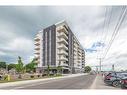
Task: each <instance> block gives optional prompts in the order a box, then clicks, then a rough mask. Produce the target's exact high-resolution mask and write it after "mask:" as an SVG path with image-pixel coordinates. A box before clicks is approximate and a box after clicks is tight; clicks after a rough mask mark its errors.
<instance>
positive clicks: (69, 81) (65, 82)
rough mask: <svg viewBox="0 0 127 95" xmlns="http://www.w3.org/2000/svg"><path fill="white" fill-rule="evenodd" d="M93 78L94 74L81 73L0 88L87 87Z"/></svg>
mask: <svg viewBox="0 0 127 95" xmlns="http://www.w3.org/2000/svg"><path fill="white" fill-rule="evenodd" d="M95 78H96V75H81V76H77V77H72V78H65V79H56V80H48V81H43V82H36V83H33V84H32V83H29V84H24V85H18V86H9V87H3V88H1V89H89V88H90V87H91V85H92V83H93V82H94V80H95Z"/></svg>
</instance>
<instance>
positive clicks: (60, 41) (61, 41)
mask: <svg viewBox="0 0 127 95" xmlns="http://www.w3.org/2000/svg"><path fill="white" fill-rule="evenodd" d="M58 43H64V44H68V42H67V41H66V40H65V39H64V38H61V39H59V40H58Z"/></svg>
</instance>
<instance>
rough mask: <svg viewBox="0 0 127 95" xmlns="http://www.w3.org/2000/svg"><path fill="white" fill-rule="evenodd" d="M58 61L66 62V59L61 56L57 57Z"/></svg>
mask: <svg viewBox="0 0 127 95" xmlns="http://www.w3.org/2000/svg"><path fill="white" fill-rule="evenodd" d="M58 60H59V61H68V58H66V57H64V56H61V57H59V59H58Z"/></svg>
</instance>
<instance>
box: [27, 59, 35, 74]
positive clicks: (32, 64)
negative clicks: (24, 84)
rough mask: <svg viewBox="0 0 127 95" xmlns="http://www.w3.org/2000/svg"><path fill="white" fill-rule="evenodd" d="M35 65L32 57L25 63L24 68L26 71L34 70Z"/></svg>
mask: <svg viewBox="0 0 127 95" xmlns="http://www.w3.org/2000/svg"><path fill="white" fill-rule="evenodd" d="M36 66H37V62H36V59H35V58H33V60H32V61H31V62H30V63H28V64H26V66H25V69H26V71H27V72H31V71H32V72H35V68H36Z"/></svg>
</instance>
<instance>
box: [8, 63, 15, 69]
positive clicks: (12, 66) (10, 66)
mask: <svg viewBox="0 0 127 95" xmlns="http://www.w3.org/2000/svg"><path fill="white" fill-rule="evenodd" d="M15 68H16V64H8V70H11V69H15Z"/></svg>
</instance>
